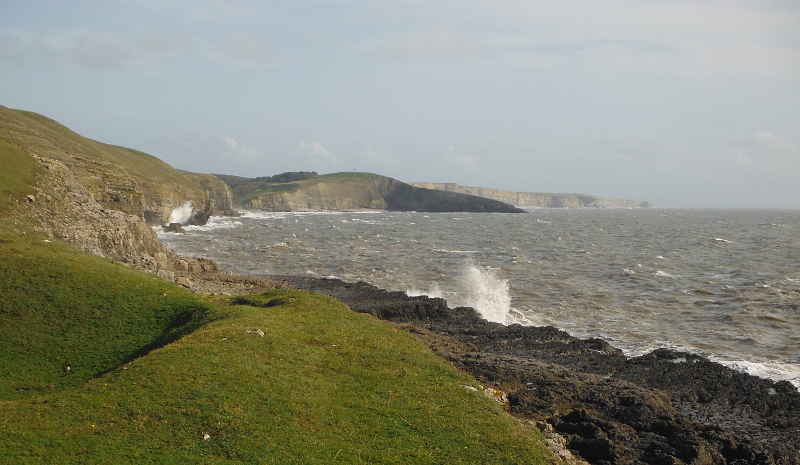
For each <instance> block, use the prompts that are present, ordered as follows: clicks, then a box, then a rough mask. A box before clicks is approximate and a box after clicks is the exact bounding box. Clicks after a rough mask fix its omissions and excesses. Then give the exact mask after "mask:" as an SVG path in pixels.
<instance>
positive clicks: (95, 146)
mask: <svg viewBox="0 0 800 465" xmlns="http://www.w3.org/2000/svg"><path fill="white" fill-rule="evenodd" d="M0 137H2V138H3V139H4V140H5V141H6V142H7V143H9V144H11V145H12V146H14V147H16V148H18V149H20V150H22V151H23V152H26V153H28V154H30V155H32V156H35V157H38V158H39V159H41V160H50V161H58V162H60V163H62V164H63V165H64V166H65V167H66V168H67V169H68V170H69V171H70V172H71V173H72V176H73V178H74V179H75V181H76V182H78V183H80V184H81V185H83V186H84V188H85V189H86V190H87V191H88V193H89V195H91V196H92V198H93V199H94V200H95V201H96V202H97V203H98V204H100V205H101V206H102V207H103V208H104V209H106V210H116V211H119V212H123V213H127V214H129V215H134V216H137V217H139V218H141V219H143V220H144V221H145V222H146V223H147V224H150V225H161V224H165V223H167V222H168V220H169V217H170V214H171V213H172V211H173V210H174V209H175V208H178V207H180V206H181V205H183V204H185V203H186V202H191V203H192V206H193V212H192V218H193V221H194V222H195V223H197V224H204V222H205V221H207V220H208V217H209V216H210V215H211V214H212V213H213V212H214V211H226V210H232V194H231V192H230V189H229V188H228V187H227V185H226V184H225V183H223V182H221V181H219V180H218V179H217V178H215V177H214V176H213V175H195V174H192V173H186V172H183V171H179V170H176V169H175V168H173V167H171V166H170V165H168V164H167V163H164V162H163V161H161V160H159V159H158V158H156V157H153V156H151V155H148V154H146V153H142V152H139V151H136V150H131V149H127V148H124V147H118V146H113V145H108V144H103V143H100V142H97V141H93V140H90V139H87V138H85V137H82V136H80V135H78V134H76V133H74V132H72V131H70V130H69V129H68V128H66V127H64V126H62V125H61V124H59V123H57V122H56V121H53V120H51V119H49V118H46V117H44V116H41V115H38V114H36V113H31V112H25V111H21V110H10V109H8V108H5V107H1V106H0Z"/></svg>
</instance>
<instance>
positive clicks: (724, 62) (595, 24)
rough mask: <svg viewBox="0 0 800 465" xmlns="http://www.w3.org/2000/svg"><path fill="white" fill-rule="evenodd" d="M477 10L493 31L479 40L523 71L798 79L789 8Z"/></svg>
mask: <svg viewBox="0 0 800 465" xmlns="http://www.w3.org/2000/svg"><path fill="white" fill-rule="evenodd" d="M479 9H480V10H482V11H483V12H484V13H486V19H485V20H482V21H481V22H482V23H491V24H494V25H495V28H494V31H489V32H488V33H486V34H485V35H486V38H485V39H484V40H483V41H482V42H483V43H484V44H485V45H486V46H487V48H489V49H490V50H492V52H493V54H495V55H497V56H500V57H501V58H502V59H503V60H504V61H507V62H509V63H513V64H517V65H520V66H526V67H535V68H539V67H547V68H552V67H553V66H559V67H562V68H566V67H572V68H577V70H585V71H591V72H598V71H599V72H603V73H605V74H607V75H608V74H616V75H619V74H626V75H627V74H629V73H637V74H648V75H664V74H669V75H677V76H692V77H702V78H728V79H730V78H745V79H750V78H770V77H781V78H785V77H797V76H800V43H798V40H797V39H798V36H797V33H796V31H797V26H796V25H797V24H798V21H800V9H799V8H797V7H796V6H790V5H789V4H788V3H786V4H785V6H781V5H779V4H777V3H773V2H769V3H763V2H762V3H759V2H754V3H750V2H716V1H712V0H699V1H694V2H683V1H663V0H654V1H647V2H623V1H616V0H600V1H596V2H590V3H584V4H581V5H579V6H576V5H573V4H569V3H566V2H546V3H545V2H536V1H532V2H515V1H504V2H503V1H501V2H498V3H497V5H496V7H495V10H496V11H494V12H487V11H486V10H485V9H483V8H479ZM501 24H503V27H502V28H501V27H499V25H501Z"/></svg>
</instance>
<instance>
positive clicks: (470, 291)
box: [406, 263, 530, 325]
mask: <svg viewBox="0 0 800 465" xmlns="http://www.w3.org/2000/svg"><path fill="white" fill-rule="evenodd" d="M406 293H407V294H408V295H410V296H417V295H427V296H428V297H439V298H443V299H446V300H448V305H450V306H451V307H472V308H474V309H475V310H476V311H477V312H478V313H479V314H480V315H481V317H483V318H485V319H486V320H487V321H491V322H494V323H502V324H504V325H508V324H514V323H519V324H530V320H529V319H528V318H527V317H526V316H525V315H523V314H522V313H521V312H518V311H516V310H515V309H514V308H512V307H511V291H510V289H509V286H508V280H507V279H501V278H498V277H497V276H496V274H495V269H492V268H479V267H478V266H476V265H474V264H472V263H468V264H466V265H465V266H464V267H463V268H462V270H461V272H460V273H459V275H458V279H457V280H456V282H455V283H454V284H453V289H451V290H450V291H449V292H444V291H443V290H442V289H441V287H439V285H438V284H434V286H433V287H431V288H430V289H428V290H425V291H422V290H419V289H415V288H412V289H409V290H407V291H406Z"/></svg>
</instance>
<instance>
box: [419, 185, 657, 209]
mask: <svg viewBox="0 0 800 465" xmlns="http://www.w3.org/2000/svg"><path fill="white" fill-rule="evenodd" d="M409 184H411V185H412V186H417V187H424V188H427V189H436V190H441V191H447V192H459V193H463V194H470V195H477V196H480V197H485V198H487V199H494V200H499V201H501V202H505V203H509V204H511V205H514V206H517V207H541V208H648V207H651V206H652V205H650V203H649V202H640V201H637V200H622V199H609V198H605V197H595V196H592V195H581V194H544V193H534V192H510V191H503V190H497V189H488V188H485V187H469V186H460V185H458V184H455V183H434V182H412V183H409Z"/></svg>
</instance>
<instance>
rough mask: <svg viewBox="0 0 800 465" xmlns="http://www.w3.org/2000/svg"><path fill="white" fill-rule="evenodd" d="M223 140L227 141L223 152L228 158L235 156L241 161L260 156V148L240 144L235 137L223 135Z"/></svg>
mask: <svg viewBox="0 0 800 465" xmlns="http://www.w3.org/2000/svg"><path fill="white" fill-rule="evenodd" d="M222 140H223V141H225V149H224V150H223V152H222V153H223V155H224V156H226V157H228V158H235V159H238V160H241V161H252V160H255V159H256V158H259V156H260V153H259V151H258V150H255V149H252V148H249V147H243V146H241V145H239V143H238V142H236V139H234V138H233V137H223V138H222Z"/></svg>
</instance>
